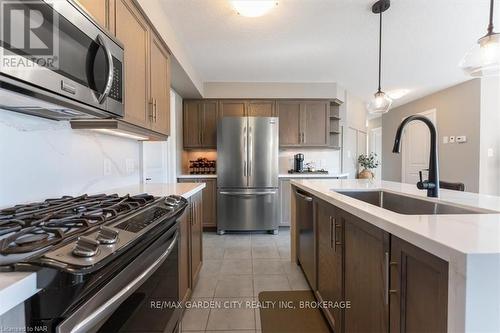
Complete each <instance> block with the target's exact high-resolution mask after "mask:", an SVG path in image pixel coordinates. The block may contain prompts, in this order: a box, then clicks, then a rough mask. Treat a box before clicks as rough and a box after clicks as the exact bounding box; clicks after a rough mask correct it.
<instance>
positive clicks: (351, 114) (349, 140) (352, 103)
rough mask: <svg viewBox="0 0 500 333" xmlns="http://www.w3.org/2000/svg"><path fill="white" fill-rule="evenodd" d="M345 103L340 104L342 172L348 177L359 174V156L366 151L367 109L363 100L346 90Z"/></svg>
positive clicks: (354, 176)
mask: <svg viewBox="0 0 500 333" xmlns="http://www.w3.org/2000/svg"><path fill="white" fill-rule="evenodd" d="M344 100H345V102H344V104H342V105H341V106H340V110H339V111H340V118H341V119H342V120H341V126H342V128H343V133H342V142H343V143H342V155H341V157H342V172H344V173H348V174H349V177H348V178H356V176H357V174H358V156H359V155H360V154H364V153H366V130H367V129H366V109H365V104H364V103H363V101H362V100H361V99H360V98H358V97H356V96H354V95H352V94H350V93H348V92H347V91H346V92H345V97H344Z"/></svg>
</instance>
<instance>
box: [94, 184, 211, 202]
mask: <svg viewBox="0 0 500 333" xmlns="http://www.w3.org/2000/svg"><path fill="white" fill-rule="evenodd" d="M205 186H206V185H205V184H204V183H149V184H137V185H131V186H125V187H119V188H114V189H110V190H107V191H101V192H106V193H117V194H118V195H124V194H131V195H134V194H141V193H148V194H152V195H155V196H167V195H170V194H175V195H180V196H183V197H184V198H186V199H187V198H189V197H190V196H192V195H193V194H196V193H197V192H199V191H201V190H202V189H204V188H205Z"/></svg>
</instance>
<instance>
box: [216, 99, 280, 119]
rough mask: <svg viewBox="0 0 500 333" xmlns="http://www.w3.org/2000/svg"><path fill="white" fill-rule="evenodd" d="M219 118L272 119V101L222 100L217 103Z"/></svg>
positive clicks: (273, 113) (274, 105)
mask: <svg viewBox="0 0 500 333" xmlns="http://www.w3.org/2000/svg"><path fill="white" fill-rule="evenodd" d="M218 114H219V117H274V116H275V115H276V102H275V101H274V100H265V99H256V100H246V99H222V100H220V101H219V113H218Z"/></svg>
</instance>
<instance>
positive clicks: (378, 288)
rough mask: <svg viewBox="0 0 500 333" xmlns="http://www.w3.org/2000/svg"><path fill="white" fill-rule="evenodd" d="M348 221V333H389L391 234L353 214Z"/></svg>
mask: <svg viewBox="0 0 500 333" xmlns="http://www.w3.org/2000/svg"><path fill="white" fill-rule="evenodd" d="M340 215H341V219H342V220H343V222H344V227H345V231H344V239H345V244H344V251H345V252H344V260H345V262H344V277H345V289H344V293H345V299H346V300H348V301H350V302H351V308H350V309H347V310H346V311H345V322H344V328H345V331H346V332H388V331H389V304H388V298H387V297H388V290H387V287H388V279H389V276H388V264H389V263H388V259H389V255H390V253H389V234H388V233H387V232H385V231H383V230H382V229H379V228H377V227H375V226H373V225H371V224H369V223H367V222H365V221H363V220H361V219H359V218H357V217H355V216H353V215H351V214H348V213H346V212H341V213H340Z"/></svg>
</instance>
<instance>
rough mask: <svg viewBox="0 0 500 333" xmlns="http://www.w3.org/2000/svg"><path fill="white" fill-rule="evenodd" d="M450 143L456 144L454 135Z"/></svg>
mask: <svg viewBox="0 0 500 333" xmlns="http://www.w3.org/2000/svg"><path fill="white" fill-rule="evenodd" d="M450 143H455V136H453V135H451V136H450Z"/></svg>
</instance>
